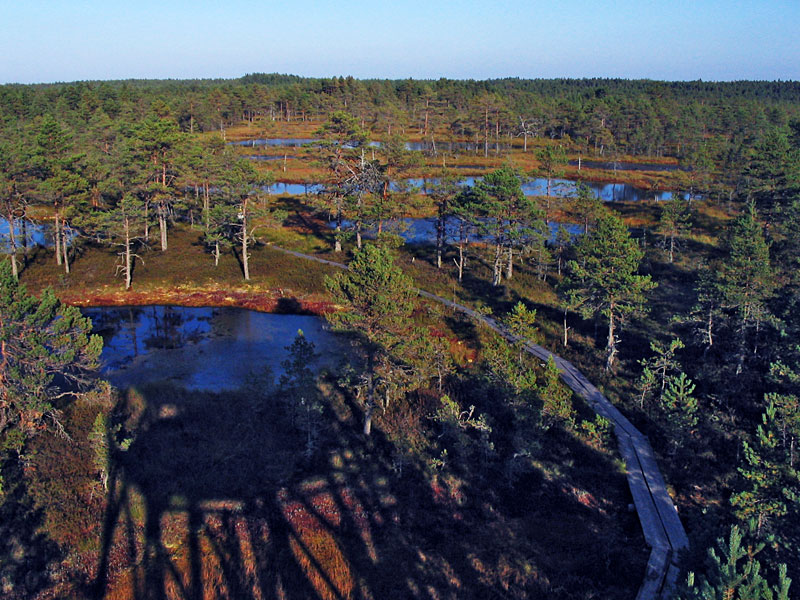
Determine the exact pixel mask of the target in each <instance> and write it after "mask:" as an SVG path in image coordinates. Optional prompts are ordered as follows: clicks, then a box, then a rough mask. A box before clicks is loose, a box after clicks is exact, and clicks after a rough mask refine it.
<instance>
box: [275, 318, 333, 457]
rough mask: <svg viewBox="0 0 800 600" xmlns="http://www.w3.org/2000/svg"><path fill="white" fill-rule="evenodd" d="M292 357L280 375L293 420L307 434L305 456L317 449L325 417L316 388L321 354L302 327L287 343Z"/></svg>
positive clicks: (284, 362) (282, 391)
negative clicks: (317, 351)
mask: <svg viewBox="0 0 800 600" xmlns="http://www.w3.org/2000/svg"><path fill="white" fill-rule="evenodd" d="M286 350H287V351H288V352H289V357H288V358H287V359H286V360H284V361H283V362H282V363H281V367H282V368H283V370H284V374H283V375H281V378H280V388H281V394H282V399H283V400H284V402H285V404H286V405H287V406H288V409H289V413H290V415H291V417H292V422H293V423H294V425H295V426H296V427H297V428H299V429H300V430H301V431H302V432H303V433H305V435H306V448H305V454H306V456H310V455H311V454H312V453H313V452H314V445H315V442H316V439H317V436H318V435H319V427H320V420H321V417H322V410H323V408H322V403H321V402H320V399H319V391H318V390H317V377H316V375H315V373H314V370H313V369H312V365H313V364H314V362H315V361H316V359H317V358H318V357H319V355H318V354H317V353H316V352H315V347H314V343H313V342H309V341H308V340H307V339H306V337H305V335H304V334H303V332H302V330H298V332H297V335H296V336H295V338H294V341H293V342H292V343H291V345H289V346H286Z"/></svg>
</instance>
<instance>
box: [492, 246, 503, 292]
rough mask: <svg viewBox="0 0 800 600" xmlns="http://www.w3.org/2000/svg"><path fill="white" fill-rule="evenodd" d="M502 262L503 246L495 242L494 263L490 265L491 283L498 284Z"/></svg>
mask: <svg viewBox="0 0 800 600" xmlns="http://www.w3.org/2000/svg"><path fill="white" fill-rule="evenodd" d="M502 262H503V248H502V246H500V244H495V247H494V264H493V265H492V267H493V268H492V285H493V286H498V285H500V276H501V275H502V272H503V269H502Z"/></svg>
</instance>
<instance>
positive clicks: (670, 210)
mask: <svg viewBox="0 0 800 600" xmlns="http://www.w3.org/2000/svg"><path fill="white" fill-rule="evenodd" d="M691 223H692V215H691V212H690V210H689V203H688V202H687V201H686V200H683V199H682V198H679V197H677V196H676V197H674V198H672V199H671V200H668V201H667V202H665V203H664V204H663V206H662V207H661V216H660V217H659V220H658V229H657V230H658V232H659V233H660V234H661V235H662V236H663V237H664V246H665V247H666V248H667V255H668V256H669V262H674V260H675V250H676V249H677V248H678V247H679V245H680V244H679V238H681V237H683V236H685V235H686V234H687V233H689V231H691Z"/></svg>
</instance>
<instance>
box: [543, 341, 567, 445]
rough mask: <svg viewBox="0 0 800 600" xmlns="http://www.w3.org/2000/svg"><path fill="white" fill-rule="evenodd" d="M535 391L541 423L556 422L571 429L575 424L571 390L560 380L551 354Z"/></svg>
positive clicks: (546, 425) (549, 424) (547, 424)
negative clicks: (540, 404) (539, 407)
mask: <svg viewBox="0 0 800 600" xmlns="http://www.w3.org/2000/svg"><path fill="white" fill-rule="evenodd" d="M537 392H538V394H539V398H540V399H541V401H542V423H543V424H544V426H545V427H550V426H551V425H554V424H558V425H561V426H562V427H564V428H566V429H572V428H573V427H574V426H575V409H574V408H573V406H572V390H571V389H569V388H568V387H567V386H566V385H565V384H564V383H563V382H562V381H561V371H559V370H558V367H557V366H556V362H555V360H554V359H553V355H552V354H551V355H550V356H549V357H548V358H547V363H545V366H544V373H542V377H541V384H540V385H539V388H538V390H537Z"/></svg>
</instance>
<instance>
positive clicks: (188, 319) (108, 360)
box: [83, 306, 349, 391]
mask: <svg viewBox="0 0 800 600" xmlns="http://www.w3.org/2000/svg"><path fill="white" fill-rule="evenodd" d="M83 313H84V314H85V315H86V316H88V317H91V319H92V322H93V323H94V329H95V332H96V333H99V334H101V335H102V336H103V341H104V347H103V354H102V356H101V359H102V362H103V367H102V372H103V376H104V377H106V378H107V379H108V380H109V381H111V383H113V384H114V385H115V386H117V387H129V386H133V385H141V384H144V383H151V382H160V381H166V382H172V383H175V384H178V385H181V386H183V387H186V388H188V389H195V390H209V391H220V390H225V389H235V388H238V387H240V386H242V385H244V384H246V383H248V382H250V383H251V384H256V385H266V384H268V383H271V381H272V380H273V378H274V380H275V381H276V382H277V380H278V377H279V376H280V374H281V373H282V372H283V369H281V366H280V365H281V362H282V361H284V360H286V358H287V356H288V352H287V351H286V350H285V347H286V346H288V345H290V344H291V343H292V342H293V341H294V338H295V336H296V335H297V331H298V329H300V330H302V331H303V333H304V335H305V337H306V339H307V340H309V341H311V342H313V343H314V344H315V346H316V352H317V354H319V358H318V359H317V365H316V366H317V368H321V367H335V366H336V365H337V364H338V363H339V360H340V357H342V356H345V355H346V354H347V352H348V348H349V346H348V344H347V341H346V340H345V339H344V338H342V337H341V336H337V335H336V334H334V333H332V332H330V331H327V330H326V328H325V326H326V322H325V319H324V318H322V317H314V316H306V315H276V314H268V313H259V312H254V311H250V310H245V309H239V308H186V307H181V306H136V307H123V308H119V307H114V308H87V309H84V310H83Z"/></svg>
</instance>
